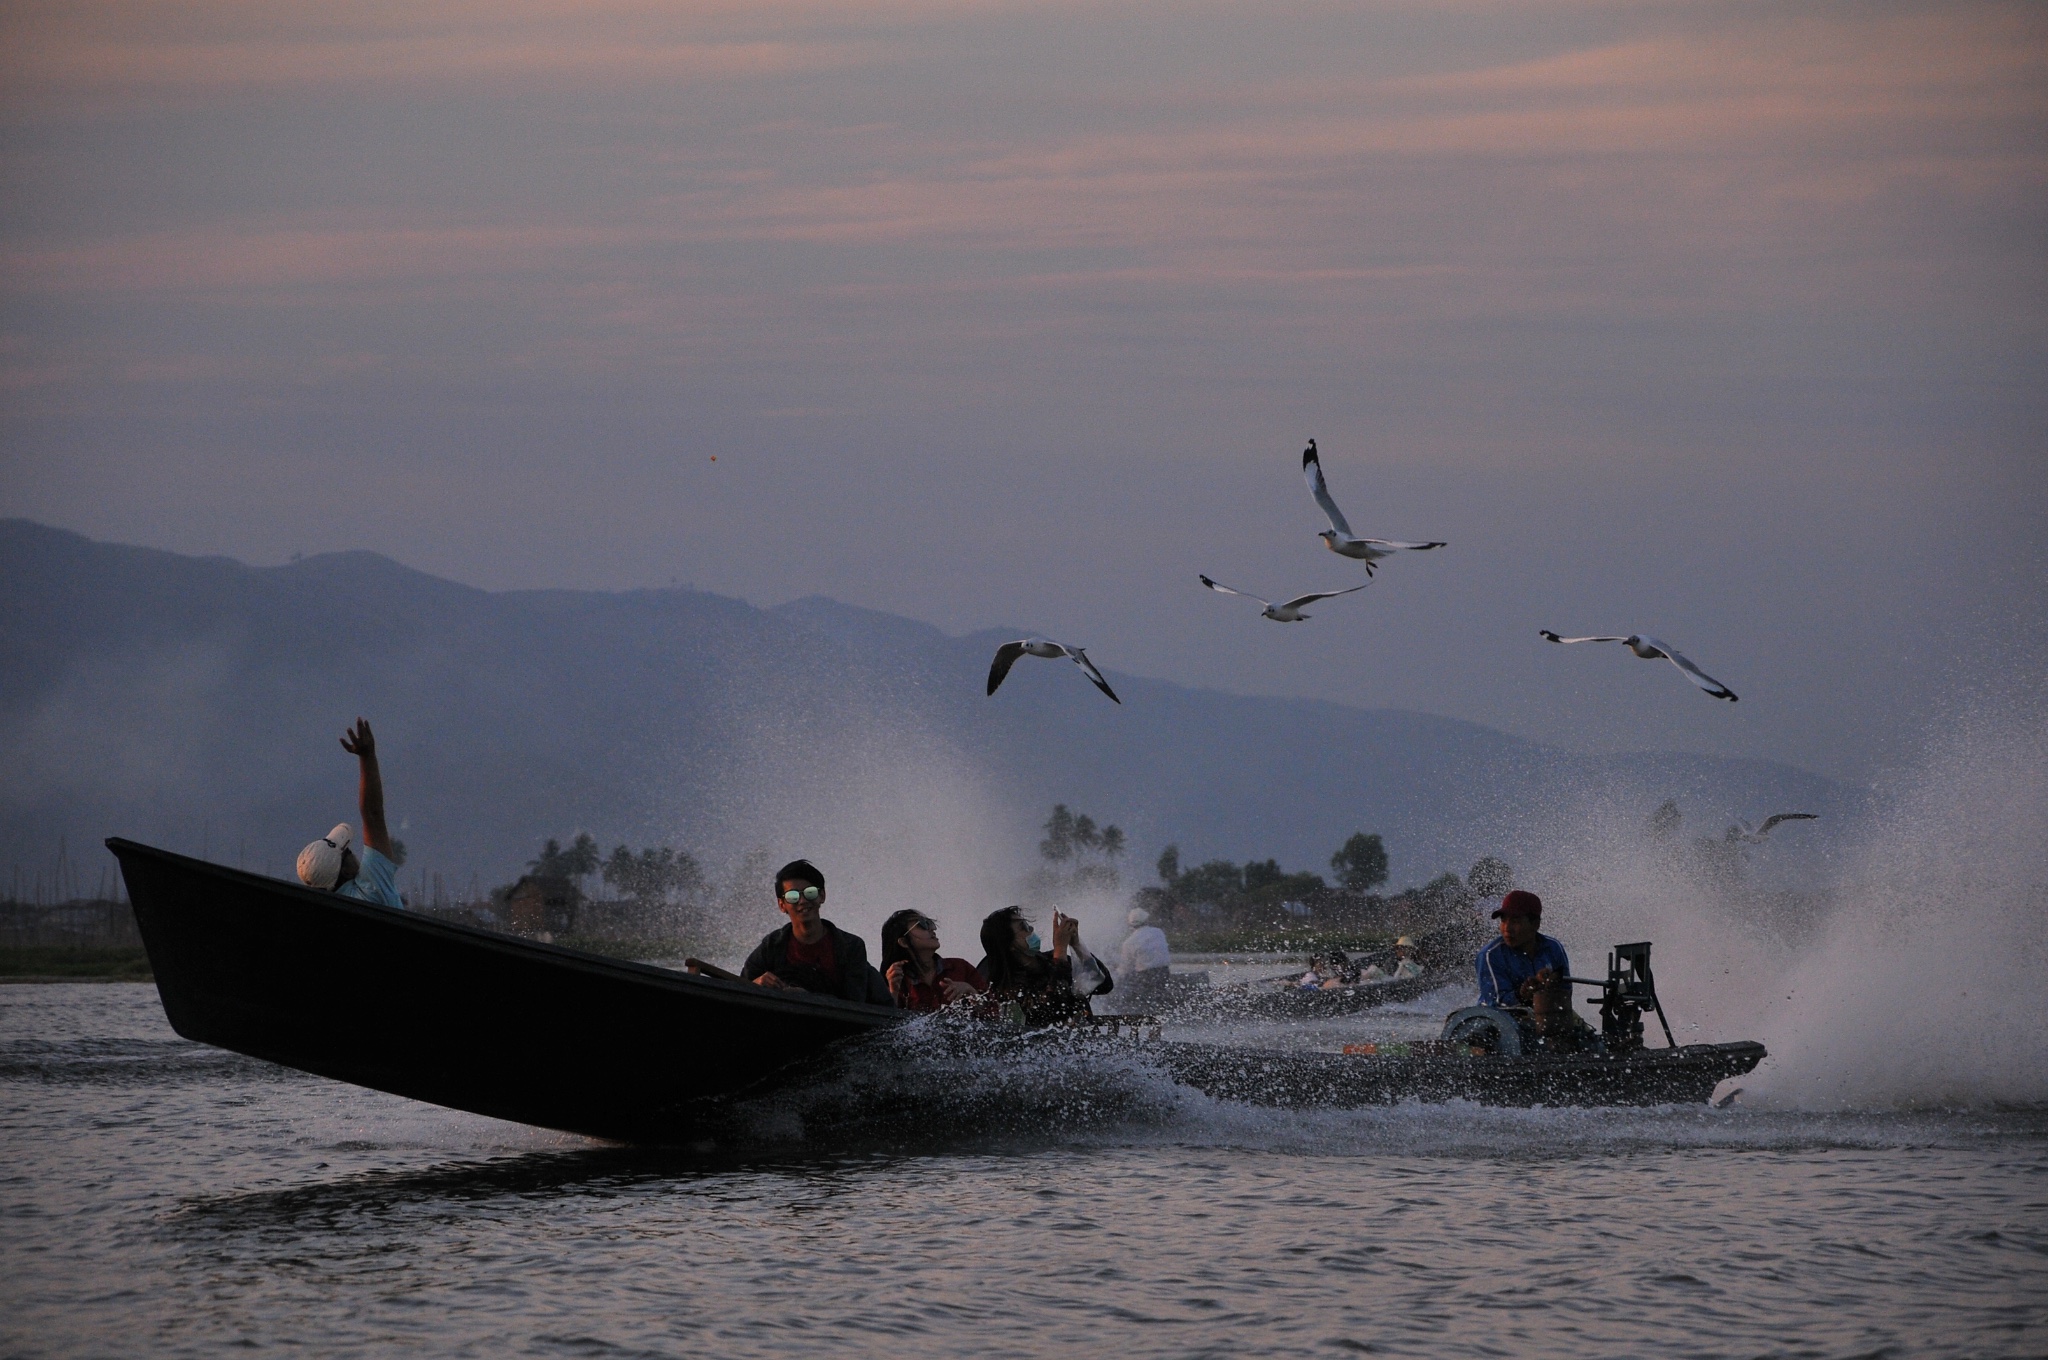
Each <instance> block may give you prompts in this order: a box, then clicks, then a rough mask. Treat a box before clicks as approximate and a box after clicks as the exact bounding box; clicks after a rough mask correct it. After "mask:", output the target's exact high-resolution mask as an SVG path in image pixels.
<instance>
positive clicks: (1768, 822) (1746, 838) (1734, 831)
mask: <svg viewBox="0 0 2048 1360" xmlns="http://www.w3.org/2000/svg"><path fill="white" fill-rule="evenodd" d="M1819 818H1820V814H1819V813H1817V812H1774V813H1772V814H1771V815H1770V816H1768V817H1766V818H1764V824H1763V825H1762V826H1760V827H1757V828H1756V829H1755V830H1754V831H1752V830H1751V829H1750V826H1749V823H1748V822H1737V823H1736V824H1735V825H1734V826H1731V827H1729V828H1728V836H1727V839H1729V840H1731V841H1741V842H1742V843H1743V844H1744V845H1762V844H1763V843H1764V837H1766V836H1768V835H1770V834H1771V828H1772V827H1774V826H1776V825H1777V824H1778V823H1779V822H1812V821H1818V820H1819Z"/></svg>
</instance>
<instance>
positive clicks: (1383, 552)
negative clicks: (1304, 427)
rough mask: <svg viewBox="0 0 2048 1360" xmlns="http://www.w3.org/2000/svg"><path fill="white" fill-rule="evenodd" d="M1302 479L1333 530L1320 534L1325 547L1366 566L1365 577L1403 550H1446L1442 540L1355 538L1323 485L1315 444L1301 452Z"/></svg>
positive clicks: (1326, 486) (1320, 462)
mask: <svg viewBox="0 0 2048 1360" xmlns="http://www.w3.org/2000/svg"><path fill="white" fill-rule="evenodd" d="M1301 475H1302V476H1303V477H1305V478H1307V479H1308V490H1309V494H1310V495H1312V496H1314V497H1315V498H1316V504H1317V505H1320V506H1322V507H1323V513H1324V514H1326V515H1328V516H1329V517H1330V527H1329V528H1327V529H1325V530H1323V531H1322V532H1321V533H1319V534H1317V535H1316V537H1317V538H1320V539H1321V540H1323V546H1324V547H1326V548H1328V549H1329V550H1330V551H1331V552H1333V553H1336V554H1337V555H1338V556H1339V557H1350V558H1356V559H1357V560H1358V561H1360V562H1363V563H1365V574H1366V575H1367V576H1370V575H1372V573H1373V564H1374V563H1376V562H1378V561H1379V559H1381V558H1382V557H1392V556H1393V555H1394V554H1395V553H1397V552H1400V551H1401V550H1402V549H1404V548H1405V549H1408V550H1410V551H1413V552H1422V551H1424V550H1425V549H1428V548H1441V547H1443V542H1442V540H1434V541H1432V542H1429V543H1403V542H1400V541H1399V540H1397V539H1391V538H1355V537H1353V536H1352V533H1351V525H1350V522H1349V521H1347V520H1346V519H1345V518H1344V512H1343V511H1342V510H1339V509H1338V508H1337V502H1335V501H1333V500H1331V499H1330V488H1329V486H1328V484H1326V483H1325V482H1324V481H1323V463H1322V459H1320V458H1318V457H1317V456H1316V441H1315V440H1313V439H1311V440H1309V441H1308V447H1307V448H1305V449H1303V450H1302V451H1301Z"/></svg>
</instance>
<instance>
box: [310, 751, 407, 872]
mask: <svg viewBox="0 0 2048 1360" xmlns="http://www.w3.org/2000/svg"><path fill="white" fill-rule="evenodd" d="M341 749H342V750H344V751H346V752H348V753H349V754H350V755H352V756H354V757H355V758H356V767H357V771H358V773H359V774H360V776H361V778H360V779H359V780H358V782H357V787H356V810H357V811H359V812H360V813H362V816H363V853H362V854H361V855H357V854H356V849H355V836H354V833H353V832H352V831H350V829H349V824H348V823H347V822H343V823H341V824H340V825H339V826H337V827H335V828H334V830H332V831H330V832H328V833H327V834H326V835H324V836H322V837H321V838H320V839H319V840H317V841H314V842H313V843H312V844H311V845H309V846H307V847H306V848H305V849H303V850H301V851H299V882H301V883H303V884H305V885H306V886H307V887H309V888H318V889H320V890H321V891H322V892H333V893H339V894H341V895H342V896H343V897H354V898H360V899H361V900H362V901H365V902H375V903H377V904H378V905H379V906H385V907H397V908H399V909H401V910H403V909H404V907H405V899H404V898H402V897H400V896H399V895H398V857H397V856H396V855H395V854H393V853H392V844H391V831H390V829H389V828H388V827H386V826H385V825H384V776H383V774H382V773H380V772H379V771H378V769H377V739H376V737H374V736H372V735H371V734H370V724H369V722H368V721H367V720H366V719H363V718H357V719H356V725H355V726H354V727H352V728H350V729H349V730H348V731H346V732H344V733H342V734H341Z"/></svg>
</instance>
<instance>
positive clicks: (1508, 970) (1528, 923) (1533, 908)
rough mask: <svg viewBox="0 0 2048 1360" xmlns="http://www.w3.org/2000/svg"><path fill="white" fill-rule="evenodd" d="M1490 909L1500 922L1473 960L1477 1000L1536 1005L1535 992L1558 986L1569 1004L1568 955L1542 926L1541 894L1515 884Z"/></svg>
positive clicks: (1513, 1004)
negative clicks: (1495, 936) (1497, 933)
mask: <svg viewBox="0 0 2048 1360" xmlns="http://www.w3.org/2000/svg"><path fill="white" fill-rule="evenodd" d="M1492 914H1493V918H1494V919H1495V920H1497V921H1499V922H1500V938H1499V939H1497V940H1488V941H1487V942H1486V944H1485V945H1484V946H1483V947H1482V948H1481V949H1480V951H1479V957H1478V958H1477V959H1476V960H1475V961H1474V967H1475V968H1476V969H1477V970H1478V973H1479V1004H1480V1005H1482V1006H1499V1007H1502V1008H1507V1007H1513V1006H1534V1005H1535V1004H1536V996H1537V993H1538V992H1551V991H1561V992H1562V993H1563V994H1564V1005H1565V1007H1566V1009H1570V1006H1571V984H1570V983H1568V982H1566V981H1565V979H1566V978H1568V977H1570V976H1571V971H1572V965H1571V960H1570V959H1568V958H1566V957H1565V952H1564V946H1563V945H1561V944H1559V943H1558V942H1557V941H1556V940H1554V939H1552V938H1551V937H1550V936H1548V935H1545V934H1544V933H1543V932H1542V930H1541V929H1540V927H1541V926H1542V924H1543V899H1542V898H1540V897H1538V896H1537V895H1536V894H1535V893H1532V892H1524V891H1522V890H1521V889H1520V888H1517V889H1515V890H1514V891H1513V892H1511V893H1509V894H1508V895H1507V896H1506V897H1503V898H1501V900H1500V905H1499V906H1497V907H1495V908H1494V909H1493V913H1492Z"/></svg>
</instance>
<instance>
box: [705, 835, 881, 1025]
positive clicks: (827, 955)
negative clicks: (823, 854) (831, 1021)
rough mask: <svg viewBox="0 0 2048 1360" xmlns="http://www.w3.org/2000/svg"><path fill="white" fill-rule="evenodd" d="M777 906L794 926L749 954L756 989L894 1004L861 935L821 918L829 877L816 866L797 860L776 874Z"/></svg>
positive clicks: (745, 971)
mask: <svg viewBox="0 0 2048 1360" xmlns="http://www.w3.org/2000/svg"><path fill="white" fill-rule="evenodd" d="M775 905H776V906H777V907H778V908H779V909H780V910H781V912H782V914H783V915H784V916H787V917H788V918H789V924H788V925H786V926H783V927H782V928H781V929H779V930H771V931H769V932H768V934H767V935H765V936H763V937H762V939H761V943H760V944H758V945H756V946H754V952H753V953H751V954H749V955H747V961H746V964H745V965H744V966H743V967H741V969H740V976H741V977H743V978H745V979H747V980H748V981H749V982H751V983H753V984H754V985H755V986H757V987H779V988H782V989H783V990H785V991H798V992H817V993H819V994H820V995H823V996H836V997H842V998H844V999H845V1000H847V1001H866V1002H868V1003H870V1004H872V1005H876V1006H893V1005H895V998H893V997H892V996H890V994H889V984H888V983H887V982H886V981H885V980H884V979H883V977H882V975H881V974H880V973H878V972H876V971H875V969H874V967H873V966H872V965H871V964H869V963H868V947H867V945H866V944H865V943H863V942H862V940H861V938H860V936H858V935H855V934H854V933H852V932H851V931H846V930H841V929H840V928H839V927H837V926H835V925H833V924H832V923H831V922H830V921H827V920H826V919H825V918H824V917H823V916H821V915H820V914H819V913H820V912H822V911H823V910H824V909H825V875H824V873H823V872H821V871H820V870H819V868H818V866H817V865H815V864H813V863H811V862H810V861H809V860H807V859H793V860H791V861H790V862H789V863H787V864H785V865H783V866H782V867H781V868H780V869H778V870H776V871H775Z"/></svg>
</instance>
